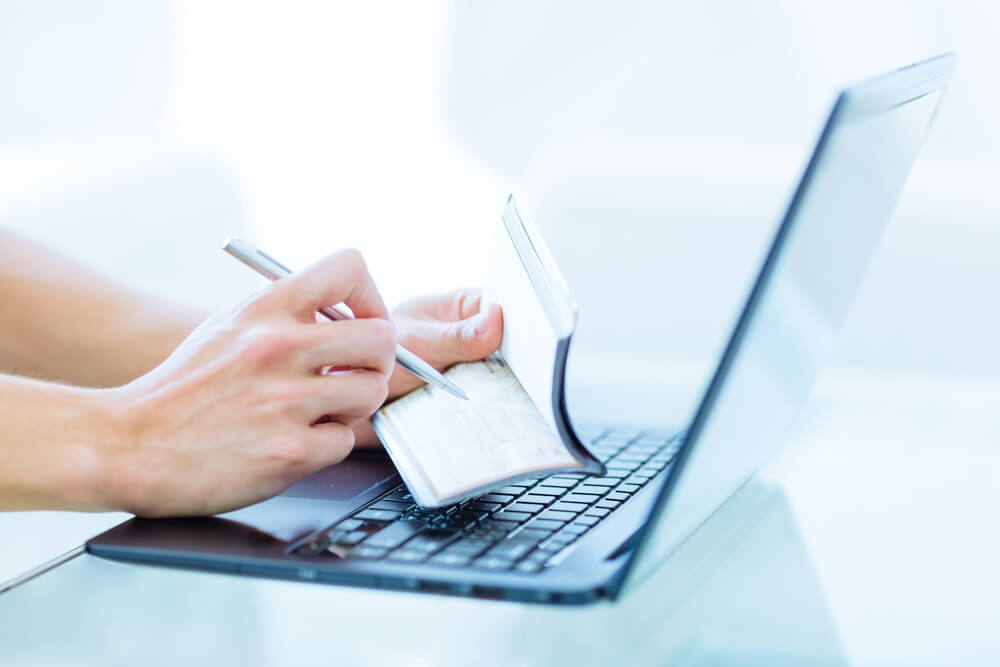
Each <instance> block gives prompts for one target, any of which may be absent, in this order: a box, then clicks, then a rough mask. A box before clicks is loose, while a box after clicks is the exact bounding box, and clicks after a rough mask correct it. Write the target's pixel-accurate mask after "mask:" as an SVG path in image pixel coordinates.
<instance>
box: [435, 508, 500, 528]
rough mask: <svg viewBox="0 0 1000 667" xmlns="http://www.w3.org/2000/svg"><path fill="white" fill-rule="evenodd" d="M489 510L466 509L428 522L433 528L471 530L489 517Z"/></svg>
mask: <svg viewBox="0 0 1000 667" xmlns="http://www.w3.org/2000/svg"><path fill="white" fill-rule="evenodd" d="M489 516H490V514H489V512H480V511H478V510H471V511H468V510H467V511H464V512H460V513H459V514H455V515H453V516H446V517H441V518H439V519H437V520H435V521H431V522H428V524H427V525H428V526H429V527H430V528H432V529H433V530H438V531H442V532H451V533H458V532H461V531H463V530H471V529H472V528H475V527H476V524H478V523H479V522H481V521H486V520H487V519H488V518H489Z"/></svg>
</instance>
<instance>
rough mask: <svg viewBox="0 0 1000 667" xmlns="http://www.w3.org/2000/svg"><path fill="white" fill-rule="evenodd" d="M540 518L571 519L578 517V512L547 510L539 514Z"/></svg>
mask: <svg viewBox="0 0 1000 667" xmlns="http://www.w3.org/2000/svg"><path fill="white" fill-rule="evenodd" d="M538 518H539V519H540V520H546V519H551V520H553V521H564V522H565V521H569V520H571V519H575V518H576V512H560V511H559V510H545V511H544V512H542V513H541V514H539V515H538Z"/></svg>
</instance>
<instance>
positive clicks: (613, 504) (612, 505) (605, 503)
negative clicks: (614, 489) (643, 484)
mask: <svg viewBox="0 0 1000 667" xmlns="http://www.w3.org/2000/svg"><path fill="white" fill-rule="evenodd" d="M619 505H621V503H620V502H618V501H617V500H602V501H601V502H599V503H597V505H596V506H595V507H597V509H602V510H616V509H618V506H619Z"/></svg>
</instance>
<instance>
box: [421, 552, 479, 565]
mask: <svg viewBox="0 0 1000 667" xmlns="http://www.w3.org/2000/svg"><path fill="white" fill-rule="evenodd" d="M471 560H472V556H471V555H469V554H464V553H453V552H448V551H446V552H444V553H440V554H438V555H437V556H434V557H433V558H431V559H430V561H429V562H431V563H434V564H435V565H449V566H451V567H461V566H463V565H466V564H468V563H469V562H470V561H471Z"/></svg>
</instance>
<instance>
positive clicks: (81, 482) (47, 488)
mask: <svg viewBox="0 0 1000 667" xmlns="http://www.w3.org/2000/svg"><path fill="white" fill-rule="evenodd" d="M107 391H109V390H101V389H83V388H79V387H68V386H62V385H57V384H51V383H46V382H40V381H36V380H29V379H26V378H19V377H12V376H9V375H0V424H2V428H0V457H2V461H3V464H2V465H0V510H37V509H73V510H87V511H100V510H109V509H118V507H117V505H119V504H120V503H117V502H116V501H115V493H116V491H115V487H116V484H115V483H114V481H115V480H114V477H113V474H112V472H111V471H110V470H109V468H108V462H109V460H110V459H109V457H108V456H107V455H106V454H105V452H110V451H113V450H114V448H115V446H116V445H115V443H116V442H117V441H118V440H120V439H121V438H122V436H121V434H120V431H119V429H118V428H117V426H116V424H115V420H114V418H113V416H112V413H111V412H110V411H109V410H108V409H107V408H106V401H105V400H104V397H105V393H106V392H107Z"/></svg>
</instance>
